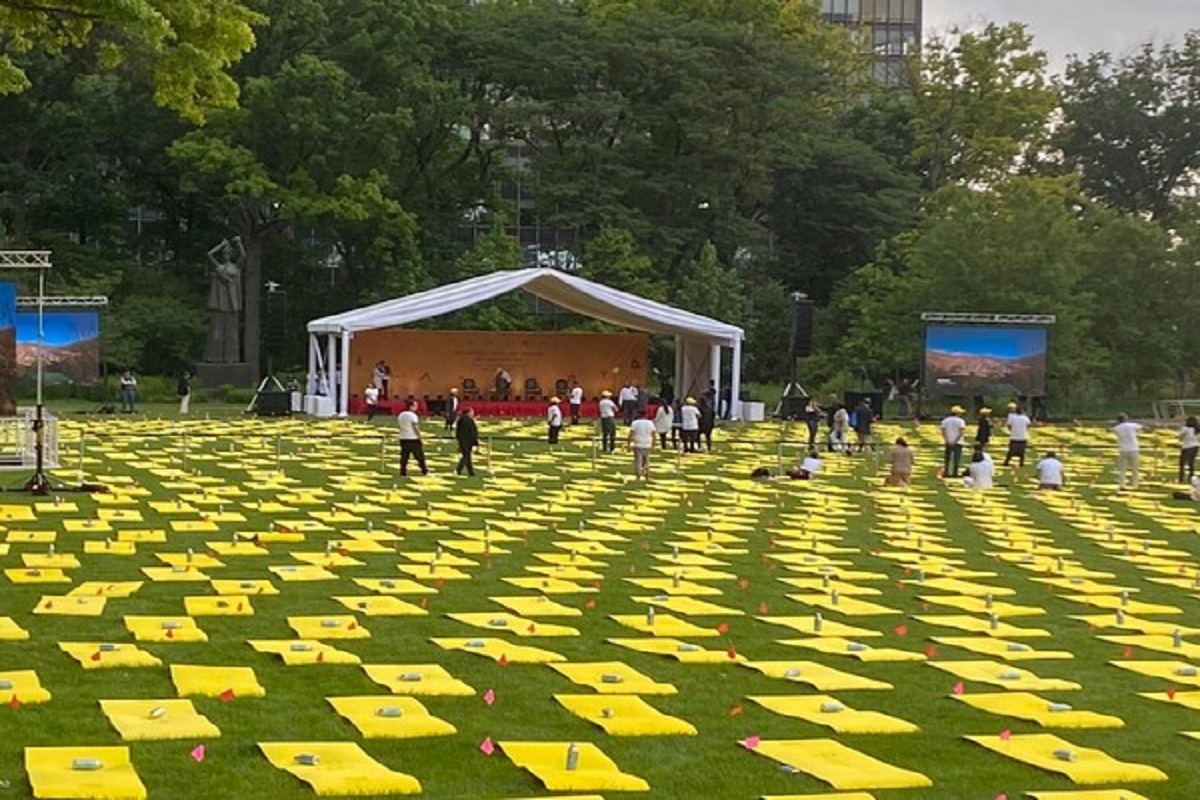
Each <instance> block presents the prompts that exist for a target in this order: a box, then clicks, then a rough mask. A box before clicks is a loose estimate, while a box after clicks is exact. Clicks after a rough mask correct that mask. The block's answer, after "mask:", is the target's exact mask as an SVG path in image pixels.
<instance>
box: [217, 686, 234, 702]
mask: <svg viewBox="0 0 1200 800" xmlns="http://www.w3.org/2000/svg"><path fill="white" fill-rule="evenodd" d="M217 697H219V698H220V699H221V702H222V703H230V702H233V699H234V698H235V697H237V695H236V694H234V693H233V689H226V690H225V691H223V692H221V693H220V694H219V695H217Z"/></svg>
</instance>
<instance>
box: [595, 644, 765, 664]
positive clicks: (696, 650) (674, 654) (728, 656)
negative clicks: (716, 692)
mask: <svg viewBox="0 0 1200 800" xmlns="http://www.w3.org/2000/svg"><path fill="white" fill-rule="evenodd" d="M607 641H608V643H609V644H615V645H617V646H618V647H625V648H627V649H629V650H636V651H637V652H639V653H652V654H654V655H659V656H670V657H671V658H673V659H675V660H676V661H679V662H681V663H683V664H728V663H729V662H730V661H745V660H746V657H745V656H743V655H740V654H739V653H737V651H731V650H729V649H725V650H705V649H704V648H703V647H701V646H700V645H697V644H691V643H690V642H684V641H680V640H679V639H622V638H615V639H608V640H607Z"/></svg>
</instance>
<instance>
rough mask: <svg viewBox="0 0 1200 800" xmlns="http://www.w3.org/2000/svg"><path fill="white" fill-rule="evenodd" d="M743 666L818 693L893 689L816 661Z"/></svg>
mask: <svg viewBox="0 0 1200 800" xmlns="http://www.w3.org/2000/svg"><path fill="white" fill-rule="evenodd" d="M742 665H743V666H746V667H749V668H750V669H753V670H757V671H759V672H761V673H762V674H763V675H766V676H767V677H768V678H776V679H781V680H787V681H795V682H796V683H806V684H808V685H809V686H811V687H813V688H814V689H816V690H817V691H818V692H842V691H851V690H855V689H891V688H893V687H892V685H891V684H890V683H884V682H883V681H877V680H873V679H871V678H864V677H862V676H861V675H855V674H853V673H850V672H842V671H841V670H839V669H834V668H833V667H827V666H825V665H824V664H818V663H816V662H815V661H746V662H743V664H742Z"/></svg>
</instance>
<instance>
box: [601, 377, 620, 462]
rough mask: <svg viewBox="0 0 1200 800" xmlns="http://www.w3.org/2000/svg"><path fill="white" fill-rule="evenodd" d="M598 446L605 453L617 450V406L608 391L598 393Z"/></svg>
mask: <svg viewBox="0 0 1200 800" xmlns="http://www.w3.org/2000/svg"><path fill="white" fill-rule="evenodd" d="M600 446H601V448H602V449H603V450H604V452H606V453H611V452H612V451H614V450H616V449H617V404H616V403H614V402H613V399H612V392H610V391H609V390H608V389H605V390H604V391H603V392H601V393H600Z"/></svg>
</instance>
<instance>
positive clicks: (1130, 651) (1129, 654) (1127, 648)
mask: <svg viewBox="0 0 1200 800" xmlns="http://www.w3.org/2000/svg"><path fill="white" fill-rule="evenodd" d="M1121 655H1122V657H1124V658H1133V648H1132V647H1131V646H1129V645H1125V649H1124V650H1122V651H1121Z"/></svg>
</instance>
